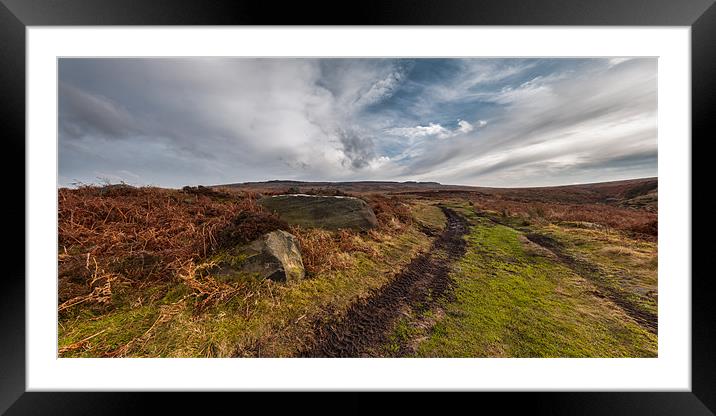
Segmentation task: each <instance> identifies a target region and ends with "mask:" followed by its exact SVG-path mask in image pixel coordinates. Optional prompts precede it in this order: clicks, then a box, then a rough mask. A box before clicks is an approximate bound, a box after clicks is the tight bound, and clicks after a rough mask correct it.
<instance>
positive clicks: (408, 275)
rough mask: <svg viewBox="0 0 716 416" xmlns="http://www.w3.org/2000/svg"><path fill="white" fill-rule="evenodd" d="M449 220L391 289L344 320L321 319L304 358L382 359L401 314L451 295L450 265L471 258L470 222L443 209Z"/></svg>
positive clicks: (364, 302) (357, 305)
mask: <svg viewBox="0 0 716 416" xmlns="http://www.w3.org/2000/svg"><path fill="white" fill-rule="evenodd" d="M441 208H442V210H443V212H444V213H445V216H446V217H447V226H446V227H445V230H444V231H443V232H442V233H441V234H440V235H439V237H438V238H437V239H436V240H435V242H434V243H433V245H432V246H431V248H430V250H429V251H428V252H427V253H425V254H422V255H420V256H418V257H416V258H415V259H414V260H413V261H412V262H410V264H408V266H406V267H405V268H404V269H403V270H402V271H400V272H399V273H398V274H397V275H396V276H395V277H394V278H393V280H391V281H390V282H389V283H388V284H386V285H385V286H383V287H382V288H380V289H379V290H377V291H375V292H373V293H372V294H371V295H370V296H368V297H367V298H366V299H363V300H361V301H359V302H356V303H354V304H353V305H351V307H350V308H349V309H348V311H347V312H346V313H345V314H344V315H343V317H342V318H340V319H337V320H336V319H331V318H319V320H318V321H316V322H315V323H314V342H313V344H312V346H311V347H309V348H308V349H306V350H304V351H303V352H302V353H301V354H300V356H302V357H367V356H374V355H379V354H380V351H379V350H380V347H381V346H382V345H384V344H385V343H386V342H387V341H388V332H389V331H390V329H391V328H392V327H393V325H394V323H395V322H396V320H397V319H398V318H399V317H400V316H401V310H403V309H404V308H406V307H411V308H413V309H416V310H420V309H426V308H429V307H430V306H431V305H432V304H434V303H435V302H436V301H437V300H439V299H441V298H444V297H445V296H447V295H448V294H449V293H450V289H451V287H452V279H451V278H450V276H449V274H450V264H451V263H452V262H453V261H454V260H456V259H458V258H460V257H462V256H463V255H464V254H465V241H464V240H463V238H462V237H463V235H465V234H466V233H467V232H468V223H467V220H465V218H463V217H462V216H460V215H459V214H457V213H456V212H455V211H452V210H450V209H448V208H444V207H441Z"/></svg>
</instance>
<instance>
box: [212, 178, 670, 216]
mask: <svg viewBox="0 0 716 416" xmlns="http://www.w3.org/2000/svg"><path fill="white" fill-rule="evenodd" d="M212 187H213V188H233V189H241V190H250V191H254V192H267V193H288V192H290V193H296V192H301V193H305V192H308V193H311V192H316V191H323V192H326V191H330V192H339V193H355V194H365V193H387V194H402V195H405V194H414V195H418V196H421V195H422V196H441V195H443V196H447V195H453V196H459V195H460V194H471V195H475V194H478V195H485V196H490V197H497V198H501V199H506V200H513V201H521V202H535V201H538V202H548V203H572V204H584V203H592V204H609V205H616V206H622V207H629V208H639V209H646V210H648V211H656V210H657V203H658V178H641V179H628V180H622V181H612V182H598V183H587V184H579V185H564V186H546V187H535V188H489V187H480V186H463V185H444V184H441V183H438V182H416V181H407V182H393V181H355V182H304V181H293V180H271V181H265V182H244V183H233V184H226V185H215V186H212Z"/></svg>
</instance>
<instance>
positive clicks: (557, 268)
mask: <svg viewBox="0 0 716 416" xmlns="http://www.w3.org/2000/svg"><path fill="white" fill-rule="evenodd" d="M284 193H307V194H312V195H329V196H350V197H357V198H360V199H362V200H363V201H365V202H366V203H367V205H368V206H369V207H370V209H371V210H372V212H373V213H374V214H375V226H374V227H373V228H371V229H366V230H360V229H324V228H320V227H319V228H317V227H310V226H305V225H291V224H288V223H286V222H285V221H284V220H282V219H281V218H280V217H278V216H277V215H275V214H273V213H272V212H270V211H269V210H267V209H265V208H264V207H263V206H262V205H261V204H258V203H257V201H258V200H259V199H260V198H263V197H266V196H270V195H280V194H284ZM58 197H59V212H58V220H59V227H58V234H59V236H58V237H59V239H58V241H59V245H58V265H59V293H58V319H59V322H58V323H59V328H58V330H59V340H58V349H59V354H60V356H62V357H127V356H129V357H228V356H242V357H256V356H262V357H263V356H274V357H275V356H278V357H290V356H300V355H304V356H430V357H433V356H486V357H503V356H512V357H528V356H531V357H556V356H578V357H587V356H594V357H607V356H613V357H617V356H618V357H622V356H624V357H627V356H629V357H636V356H639V357H641V356H655V355H656V354H657V351H656V343H657V338H656V333H657V331H658V319H657V309H658V308H657V301H658V295H657V294H658V290H657V271H658V260H657V244H656V238H657V234H658V227H657V224H658V223H657V206H658V205H657V186H656V181H655V180H635V181H626V182H615V183H607V184H592V185H581V186H576V187H555V188H537V189H512V190H504V189H503V190H500V189H490V188H471V187H450V186H442V185H439V184H435V183H406V184H396V183H370V182H363V183H359V184H356V185H355V186H352V185H351V184H350V183H342V184H319V183H312V184H306V183H301V182H290V183H289V182H281V181H277V182H272V183H263V184H250V185H246V184H242V185H240V186H221V187H203V186H198V187H185V188H183V189H182V190H170V189H160V188H150V187H142V188H137V187H132V186H128V185H124V184H119V185H107V186H81V187H79V188H77V189H60V190H59V192H58ZM456 224H458V225H459V224H463V225H462V226H458V227H457V228H459V230H460V231H459V232H456V230H457V228H455V227H456ZM275 230H282V231H286V232H288V233H291V234H292V235H293V236H295V240H296V241H297V243H298V246H300V252H301V257H302V262H303V266H304V268H305V278H303V279H300V280H296V281H292V282H288V283H279V282H274V281H272V280H270V279H258V278H256V276H254V275H251V274H250V273H246V274H242V273H238V274H231V275H230V276H229V275H227V274H226V273H221V270H222V265H240V264H243V263H242V262H244V261H245V258H244V256H243V255H242V254H241V253H242V248H244V247H247V246H248V245H249V244H250V243H251V242H252V241H255V240H256V239H257V238H259V237H261V236H262V235H266V233H268V232H272V231H275ZM463 234H464V236H463ZM351 340H352V341H351Z"/></svg>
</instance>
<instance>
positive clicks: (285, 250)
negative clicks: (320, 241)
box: [237, 230, 305, 282]
mask: <svg viewBox="0 0 716 416" xmlns="http://www.w3.org/2000/svg"><path fill="white" fill-rule="evenodd" d="M239 253H240V254H239V257H240V258H241V261H240V263H239V264H238V265H237V268H238V270H240V271H242V272H246V273H252V274H256V275H257V277H259V278H263V279H271V280H276V281H280V282H293V281H298V280H301V279H303V277H304V276H305V270H304V268H303V259H302V258H301V249H300V246H299V242H298V240H297V239H296V237H294V236H293V235H292V234H289V233H287V232H286V231H282V230H277V231H272V232H270V233H266V234H264V235H263V236H261V237H260V238H258V239H256V240H254V241H253V242H251V243H250V244H248V245H247V246H245V247H243V248H241V249H240V250H239Z"/></svg>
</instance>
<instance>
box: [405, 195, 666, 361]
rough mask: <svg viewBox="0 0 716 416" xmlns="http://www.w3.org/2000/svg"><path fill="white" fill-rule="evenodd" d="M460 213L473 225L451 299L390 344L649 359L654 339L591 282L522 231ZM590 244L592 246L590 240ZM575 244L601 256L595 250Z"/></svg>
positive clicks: (437, 351)
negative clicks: (413, 342)
mask: <svg viewBox="0 0 716 416" xmlns="http://www.w3.org/2000/svg"><path fill="white" fill-rule="evenodd" d="M461 212H462V213H463V214H465V215H466V216H468V218H469V219H470V221H471V224H472V225H471V232H470V234H469V235H468V236H467V242H468V252H467V254H466V256H465V257H464V258H463V259H462V260H461V261H460V262H459V263H458V264H457V265H455V269H454V273H453V277H454V279H455V282H456V287H455V300H454V301H453V302H448V303H446V304H445V305H444V307H443V308H442V310H440V311H437V312H436V311H431V312H430V313H429V314H428V315H427V316H422V317H417V318H415V319H417V321H428V322H431V321H433V322H432V323H431V325H427V326H426V325H423V327H427V328H425V329H421V325H420V324H417V325H415V324H413V325H405V324H403V325H400V324H399V325H398V331H397V332H396V337H397V338H402V339H403V340H407V339H417V340H418V342H417V346H416V355H418V356H423V357H654V356H656V354H657V338H656V336H655V335H654V334H652V333H650V332H649V331H648V330H646V329H645V328H643V327H641V326H640V325H639V324H638V323H636V322H635V321H634V320H632V319H631V318H630V317H629V316H627V315H626V314H625V312H624V311H623V310H622V309H621V308H619V307H618V306H617V305H615V304H614V303H613V302H611V301H610V300H608V299H605V298H604V297H603V296H600V294H599V291H598V287H597V286H596V285H595V284H594V283H593V282H590V281H589V280H587V279H585V278H584V277H582V276H580V275H579V274H577V273H575V271H573V270H572V269H570V268H569V267H567V266H566V265H565V264H563V263H562V262H560V261H559V259H558V258H557V257H556V256H555V255H554V254H553V253H551V252H550V251H548V250H545V249H543V248H542V247H540V246H538V245H536V244H534V243H532V242H530V241H529V240H528V239H526V238H525V236H524V234H523V233H522V232H520V231H518V230H516V229H514V228H511V227H507V226H503V225H499V224H496V223H494V222H492V221H490V220H489V219H487V218H484V217H479V216H477V215H475V213H474V211H473V210H471V209H468V208H467V207H462V210H461ZM555 230H557V229H556V228H555V229H552V231H553V232H554V231H555ZM581 235H582V238H585V239H587V238H589V237H588V236H587V235H586V234H581ZM562 238H568V237H566V236H565V235H562ZM592 240H594V241H597V242H598V241H599V240H598V239H597V238H596V237H595V236H592ZM622 241H623V240H622ZM612 243H614V241H612ZM575 245H577V246H580V247H581V249H582V250H585V251H587V250H589V251H590V252H594V253H604V251H603V250H602V249H601V248H600V245H599V244H598V243H594V244H593V245H592V246H588V245H587V244H581V245H580V244H576V242H575ZM654 249H655V247H654ZM645 250H647V251H648V247H647V248H645ZM597 255H598V254H594V256H597ZM604 255H606V256H611V254H604ZM645 257H647V255H646V254H645ZM610 259H611V257H610ZM602 260H604V259H602ZM625 290H627V289H625ZM436 314H437V315H438V316H437V317H436V316H435V315H436ZM416 328H417V329H416ZM406 332H407V333H406Z"/></svg>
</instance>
